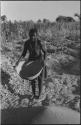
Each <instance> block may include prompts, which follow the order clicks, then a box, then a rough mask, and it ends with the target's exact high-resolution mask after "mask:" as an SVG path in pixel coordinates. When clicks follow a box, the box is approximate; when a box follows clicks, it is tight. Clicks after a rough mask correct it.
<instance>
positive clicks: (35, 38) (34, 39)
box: [31, 33, 37, 41]
mask: <svg viewBox="0 0 81 125" xmlns="http://www.w3.org/2000/svg"><path fill="white" fill-rule="evenodd" d="M31 39H32V41H36V40H37V33H33V34H32V35H31Z"/></svg>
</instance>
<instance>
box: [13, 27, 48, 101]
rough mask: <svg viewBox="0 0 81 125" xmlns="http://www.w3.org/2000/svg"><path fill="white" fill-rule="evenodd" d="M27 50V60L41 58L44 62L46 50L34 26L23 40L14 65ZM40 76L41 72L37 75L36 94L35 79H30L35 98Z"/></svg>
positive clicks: (41, 75) (40, 86) (40, 80)
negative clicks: (22, 45)
mask: <svg viewBox="0 0 81 125" xmlns="http://www.w3.org/2000/svg"><path fill="white" fill-rule="evenodd" d="M28 51H29V57H28V61H31V60H37V59H41V60H43V61H44V64H45V59H46V50H45V48H44V47H43V46H42V44H41V41H40V40H39V39H38V32H37V29H36V28H33V29H31V30H30V31H29V39H28V40H27V41H26V42H25V44H24V49H23V52H22V55H21V56H20V58H19V59H18V61H17V63H16V65H15V66H17V65H18V64H19V62H20V60H21V59H22V58H24V57H25V56H26V54H27V52H28ZM43 71H44V70H43ZM45 76H46V66H45ZM42 78H43V72H42V73H41V74H40V76H39V77H38V88H39V95H36V93H35V92H36V91H35V90H36V84H35V80H32V81H31V86H32V92H33V97H34V98H36V99H38V98H39V97H40V94H41V89H42Z"/></svg>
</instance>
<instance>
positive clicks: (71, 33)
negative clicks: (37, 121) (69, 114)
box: [0, 20, 80, 112]
mask: <svg viewBox="0 0 81 125" xmlns="http://www.w3.org/2000/svg"><path fill="white" fill-rule="evenodd" d="M34 25H35V26H36V27H37V29H38V31H39V37H40V39H41V40H42V42H43V43H44V42H45V41H46V47H47V69H48V77H47V79H46V81H44V83H43V90H42V95H41V97H40V99H41V98H43V99H42V100H41V101H38V102H37V103H33V104H32V106H36V105H62V106H66V107H69V108H72V109H74V110H76V111H78V112H80V22H79V21H78V22H76V21H75V22H66V23H64V22H61V23H57V22H49V21H46V22H45V20H44V21H43V22H41V21H38V22H37V23H34V22H33V21H29V22H22V21H21V22H17V21H15V22H14V23H12V22H11V21H6V22H5V21H3V22H2V27H1V28H2V42H1V84H0V86H1V87H0V89H1V91H0V94H1V108H2V109H5V108H10V107H14V108H17V107H20V106H22V107H28V106H29V104H30V103H29V102H30V97H31V95H32V91H31V86H30V84H29V81H25V80H22V79H21V78H20V77H19V76H18V75H17V73H16V72H15V71H14V69H13V65H14V63H15V62H16V60H17V58H18V57H19V55H20V54H21V51H22V48H23V44H24V41H25V39H28V31H29V29H30V28H31V27H33V26H34Z"/></svg>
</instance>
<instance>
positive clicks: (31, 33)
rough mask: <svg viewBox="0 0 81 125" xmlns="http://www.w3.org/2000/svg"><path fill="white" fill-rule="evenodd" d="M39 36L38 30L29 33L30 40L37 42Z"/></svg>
mask: <svg viewBox="0 0 81 125" xmlns="http://www.w3.org/2000/svg"><path fill="white" fill-rule="evenodd" d="M37 35H38V32H37V29H36V28H32V29H30V31H29V36H30V39H32V40H33V41H35V40H36V39H37Z"/></svg>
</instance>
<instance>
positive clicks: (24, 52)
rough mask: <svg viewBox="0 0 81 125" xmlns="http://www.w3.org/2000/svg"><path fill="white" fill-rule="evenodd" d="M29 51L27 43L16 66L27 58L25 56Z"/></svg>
mask: <svg viewBox="0 0 81 125" xmlns="http://www.w3.org/2000/svg"><path fill="white" fill-rule="evenodd" d="M27 49H28V44H27V42H25V44H24V49H23V52H22V54H21V56H20V57H19V59H18V61H17V62H16V64H15V66H17V65H18V64H19V62H20V60H21V59H23V58H24V57H25V55H26V53H27Z"/></svg>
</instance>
